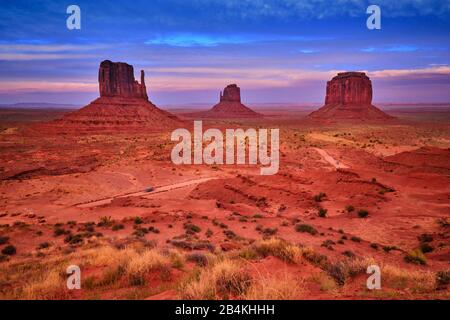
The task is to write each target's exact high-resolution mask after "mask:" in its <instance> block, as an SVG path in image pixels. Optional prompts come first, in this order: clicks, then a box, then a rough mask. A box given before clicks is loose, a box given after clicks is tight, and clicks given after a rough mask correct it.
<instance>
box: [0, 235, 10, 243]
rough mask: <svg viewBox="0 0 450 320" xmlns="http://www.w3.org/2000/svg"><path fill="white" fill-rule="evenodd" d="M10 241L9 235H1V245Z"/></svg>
mask: <svg viewBox="0 0 450 320" xmlns="http://www.w3.org/2000/svg"><path fill="white" fill-rule="evenodd" d="M8 241H9V237H3V236H0V245H2V244H5V243H7V242H8Z"/></svg>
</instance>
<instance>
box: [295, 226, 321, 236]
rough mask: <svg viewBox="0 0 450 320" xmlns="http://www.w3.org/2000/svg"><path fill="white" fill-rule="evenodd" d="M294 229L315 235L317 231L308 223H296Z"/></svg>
mask: <svg viewBox="0 0 450 320" xmlns="http://www.w3.org/2000/svg"><path fill="white" fill-rule="evenodd" d="M295 231H297V232H307V233H309V234H311V235H313V236H314V235H316V234H317V233H318V232H317V230H316V228H314V227H313V226H311V225H309V224H296V225H295Z"/></svg>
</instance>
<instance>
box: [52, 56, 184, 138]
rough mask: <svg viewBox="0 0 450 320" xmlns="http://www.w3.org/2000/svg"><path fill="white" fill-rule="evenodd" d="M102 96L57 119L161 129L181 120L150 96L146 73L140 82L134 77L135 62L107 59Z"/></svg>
mask: <svg viewBox="0 0 450 320" xmlns="http://www.w3.org/2000/svg"><path fill="white" fill-rule="evenodd" d="M98 82H99V89H100V97H99V98H97V99H96V100H94V101H92V102H91V103H90V104H89V105H87V106H85V107H83V108H81V109H80V110H77V111H75V112H71V113H69V114H67V115H65V116H64V117H63V118H62V119H59V120H55V121H54V122H53V124H54V125H56V126H58V127H63V128H66V129H80V130H83V129H86V130H89V131H90V130H97V129H100V130H103V129H105V130H121V129H127V130H128V129H150V130H161V129H165V128H167V127H172V126H175V125H176V124H178V123H179V120H178V118H177V117H176V116H174V115H172V114H170V113H169V112H166V111H163V110H161V109H159V108H157V107H156V106H155V105H154V104H153V103H151V102H150V101H149V100H148V95H147V88H146V85H145V74H144V71H143V70H142V71H141V83H139V82H138V81H136V80H135V78H134V69H133V66H131V65H129V64H127V63H123V62H111V61H109V60H105V61H103V62H101V63H100V68H99V72H98Z"/></svg>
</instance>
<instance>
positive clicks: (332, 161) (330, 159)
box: [314, 148, 348, 169]
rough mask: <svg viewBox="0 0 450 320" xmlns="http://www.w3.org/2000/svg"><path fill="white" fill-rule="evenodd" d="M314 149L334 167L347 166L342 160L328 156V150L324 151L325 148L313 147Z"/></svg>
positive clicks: (342, 167)
mask: <svg viewBox="0 0 450 320" xmlns="http://www.w3.org/2000/svg"><path fill="white" fill-rule="evenodd" d="M314 150H316V151H317V152H318V153H319V154H320V156H321V157H322V158H323V159H324V160H325V161H326V162H328V163H329V164H331V165H332V166H333V167H335V168H336V169H347V168H348V166H346V165H345V164H343V163H342V162H339V161H338V160H336V159H334V158H333V157H332V156H330V155H329V154H328V152H326V151H325V150H323V149H320V148H314Z"/></svg>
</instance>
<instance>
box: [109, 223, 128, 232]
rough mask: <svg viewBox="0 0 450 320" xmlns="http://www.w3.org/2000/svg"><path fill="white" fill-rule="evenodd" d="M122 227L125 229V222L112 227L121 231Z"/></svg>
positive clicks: (113, 229)
mask: <svg viewBox="0 0 450 320" xmlns="http://www.w3.org/2000/svg"><path fill="white" fill-rule="evenodd" d="M122 229H125V226H124V225H123V224H115V225H113V226H112V228H111V230H112V231H119V230H122Z"/></svg>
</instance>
